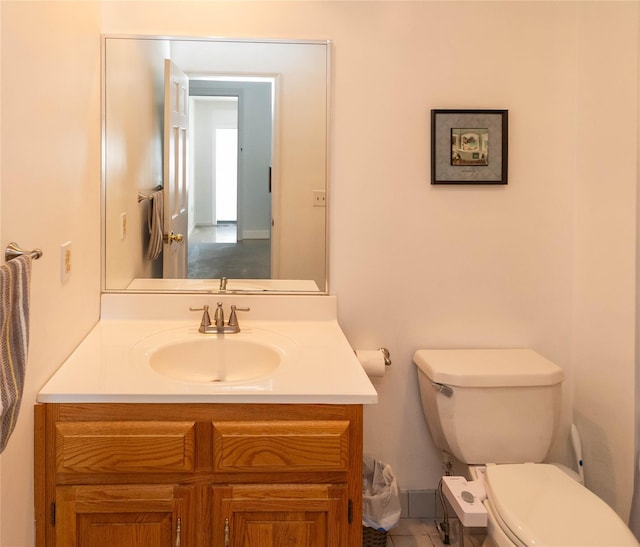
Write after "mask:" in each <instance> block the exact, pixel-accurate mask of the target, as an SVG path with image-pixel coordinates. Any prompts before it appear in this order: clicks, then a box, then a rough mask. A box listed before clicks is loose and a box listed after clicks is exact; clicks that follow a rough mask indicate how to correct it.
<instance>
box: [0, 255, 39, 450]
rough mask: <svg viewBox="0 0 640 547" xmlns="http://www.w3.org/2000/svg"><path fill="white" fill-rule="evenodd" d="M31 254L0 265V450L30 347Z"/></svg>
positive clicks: (17, 407) (14, 411) (14, 413)
mask: <svg viewBox="0 0 640 547" xmlns="http://www.w3.org/2000/svg"><path fill="white" fill-rule="evenodd" d="M30 278H31V257H29V256H27V255H22V256H19V257H17V258H14V259H13V260H10V261H9V262H7V263H6V264H4V265H3V266H0V452H2V451H3V450H4V449H5V447H6V445H7V441H8V440H9V436H10V435H11V433H12V432H13V429H14V427H15V425H16V421H17V420H18V411H19V410H20V402H21V401H22V389H23V387H24V376H25V365H26V361H27V349H28V346H29V281H30Z"/></svg>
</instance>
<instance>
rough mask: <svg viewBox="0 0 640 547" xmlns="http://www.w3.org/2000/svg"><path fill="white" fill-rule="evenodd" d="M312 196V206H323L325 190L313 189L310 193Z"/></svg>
mask: <svg viewBox="0 0 640 547" xmlns="http://www.w3.org/2000/svg"><path fill="white" fill-rule="evenodd" d="M312 197H313V206H314V207H325V199H326V197H325V191H324V190H314V191H313V193H312Z"/></svg>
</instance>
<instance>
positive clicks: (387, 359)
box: [353, 348, 391, 367]
mask: <svg viewBox="0 0 640 547" xmlns="http://www.w3.org/2000/svg"><path fill="white" fill-rule="evenodd" d="M358 351H359V350H355V349H354V350H353V353H355V354H356V355H357V354H358ZM371 351H373V350H371ZM377 351H379V352H380V353H382V358H383V359H384V365H385V366H386V367H388V366H389V365H390V364H391V353H389V350H388V349H387V348H378V349H377Z"/></svg>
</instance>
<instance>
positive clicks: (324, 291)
mask: <svg viewBox="0 0 640 547" xmlns="http://www.w3.org/2000/svg"><path fill="white" fill-rule="evenodd" d="M114 38H115V39H131V40H181V41H193V42H228V43H234V42H236V43H251V44H302V45H304V44H309V45H314V44H315V45H324V46H326V79H325V81H326V90H325V92H326V105H327V106H326V120H325V124H326V125H325V127H326V130H325V195H326V201H325V215H324V217H325V225H324V238H325V245H324V264H325V286H324V287H323V288H320V289H319V290H318V291H294V290H277V289H269V290H257V289H256V290H224V291H221V290H212V289H190V288H185V289H127V288H118V289H108V288H107V263H106V262H107V261H106V256H107V249H106V240H107V235H106V218H107V216H106V208H107V202H106V201H107V200H106V196H107V176H106V175H107V172H106V171H107V169H106V161H107V149H106V53H107V47H106V44H107V40H108V39H114ZM331 49H332V42H331V41H330V40H305V39H268V38H229V37H215V36H174V35H151V34H150V35H146V34H103V35H102V38H101V81H100V94H101V99H100V103H101V106H100V108H101V112H100V179H101V192H100V199H101V203H100V244H101V249H100V259H101V265H100V277H101V279H100V287H101V292H102V293H107V294H112V293H115V294H123V293H124V294H136V293H144V294H252V295H253V294H261V295H272V294H275V295H304V296H326V295H328V294H329V272H330V267H329V266H330V265H329V245H330V239H329V233H330V232H329V220H330V202H331V200H330V188H331V184H330V179H331V176H330V175H331V171H330V167H331V139H330V136H331V130H332V126H331V119H332V97H331V91H332V78H331V76H332V71H333V69H332V64H331V60H332V59H331V57H332V56H331ZM233 279H235V278H233ZM238 279H239V278H238ZM239 280H241V279H239Z"/></svg>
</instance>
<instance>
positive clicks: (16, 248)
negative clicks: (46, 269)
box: [4, 241, 42, 262]
mask: <svg viewBox="0 0 640 547" xmlns="http://www.w3.org/2000/svg"><path fill="white" fill-rule="evenodd" d="M27 254H28V255H29V256H30V257H31V258H33V260H38V258H40V257H41V256H42V249H33V251H25V250H24V249H23V248H22V247H20V245H18V244H17V243H16V242H15V241H12V242H11V243H9V245H7V248H6V249H5V251H4V260H5V262H8V261H9V260H11V259H13V258H16V257H18V256H22V255H27Z"/></svg>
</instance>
